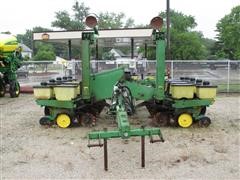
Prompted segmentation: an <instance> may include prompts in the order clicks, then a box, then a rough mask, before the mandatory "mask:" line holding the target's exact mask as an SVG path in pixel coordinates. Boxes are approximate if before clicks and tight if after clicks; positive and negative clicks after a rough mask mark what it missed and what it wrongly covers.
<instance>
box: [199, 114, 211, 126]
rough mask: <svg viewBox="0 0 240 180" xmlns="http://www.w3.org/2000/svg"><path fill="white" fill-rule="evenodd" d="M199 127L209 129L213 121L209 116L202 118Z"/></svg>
mask: <svg viewBox="0 0 240 180" xmlns="http://www.w3.org/2000/svg"><path fill="white" fill-rule="evenodd" d="M198 124H199V127H205V128H206V127H208V126H209V125H210V124H211V119H210V118H209V117H207V116H204V117H201V118H200V119H199V121H198Z"/></svg>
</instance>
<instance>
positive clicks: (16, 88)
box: [9, 81, 20, 98]
mask: <svg viewBox="0 0 240 180" xmlns="http://www.w3.org/2000/svg"><path fill="white" fill-rule="evenodd" d="M9 93H10V97H11V98H16V97H18V96H19V94H20V84H19V83H18V82H17V81H12V82H10V88H9Z"/></svg>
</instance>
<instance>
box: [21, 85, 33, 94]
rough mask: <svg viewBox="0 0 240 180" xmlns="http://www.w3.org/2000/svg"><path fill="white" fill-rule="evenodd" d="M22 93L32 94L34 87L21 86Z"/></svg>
mask: <svg viewBox="0 0 240 180" xmlns="http://www.w3.org/2000/svg"><path fill="white" fill-rule="evenodd" d="M20 92H21V93H26V94H32V93H33V87H32V86H27V85H26V86H21V88H20Z"/></svg>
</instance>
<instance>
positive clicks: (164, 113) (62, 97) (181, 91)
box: [5, 16, 217, 128]
mask: <svg viewBox="0 0 240 180" xmlns="http://www.w3.org/2000/svg"><path fill="white" fill-rule="evenodd" d="M86 24H87V26H88V27H90V28H92V29H93V30H92V31H83V32H82V37H81V59H82V80H81V82H77V81H73V80H72V79H68V78H65V79H62V81H60V80H61V79H57V80H56V81H54V80H52V81H50V82H48V83H43V84H42V85H40V86H36V87H34V95H35V97H36V102H37V104H38V105H40V106H43V107H44V109H45V110H44V112H45V116H44V117H42V118H41V119H40V124H42V125H45V124H48V125H51V124H57V125H58V126H59V127H62V128H67V127H69V126H71V124H73V123H80V124H81V125H90V126H93V125H95V124H96V120H97V116H98V115H99V114H100V113H101V111H102V109H103V108H104V107H105V106H108V107H109V104H107V103H106V100H108V99H111V98H112V94H113V91H112V90H113V87H114V85H115V84H116V83H117V82H121V84H123V85H124V86H125V87H126V88H127V89H128V90H129V92H130V93H131V95H132V96H131V98H133V99H134V100H141V102H142V103H141V104H138V105H137V106H136V105H135V104H133V105H132V106H134V107H135V106H136V107H139V106H146V108H147V109H148V111H149V113H150V115H151V117H152V119H153V124H155V125H156V126H167V125H172V126H180V127H183V128H188V127H190V126H191V125H192V124H193V123H194V122H199V125H200V126H204V127H206V126H208V125H209V124H210V122H211V121H210V118H209V117H206V116H205V112H206V107H208V106H209V105H211V104H213V103H214V100H215V97H216V89H217V87H216V86H212V85H211V84H210V83H209V82H205V81H202V80H199V79H195V78H194V77H192V78H189V77H181V78H180V79H168V78H166V75H165V74H166V73H165V34H164V32H162V31H161V27H162V24H163V20H162V18H161V17H155V18H153V19H152V21H151V27H152V37H151V39H149V41H150V40H152V43H153V44H154V45H155V47H156V61H157V63H156V75H155V77H153V78H151V79H149V78H147V79H142V80H138V78H137V79H136V78H131V74H129V72H125V71H124V68H117V69H112V70H108V71H103V72H100V73H94V74H91V73H90V52H91V47H94V46H93V45H94V44H95V40H96V39H97V38H98V30H97V28H96V27H97V20H96V18H95V17H94V16H88V17H87V19H86ZM110 31H114V30H110ZM104 36H105V37H107V35H106V34H104ZM111 36H112V34H111ZM125 36H126V37H129V36H130V34H126V35H125ZM11 50H12V52H13V49H11ZM11 55H12V56H7V57H9V58H10V57H12V59H15V60H16V59H17V58H16V55H14V53H12V54H11ZM5 59H6V58H5ZM9 61H10V59H9V60H8V62H9ZM13 62H18V61H13ZM13 67H15V68H14V69H16V67H17V66H13ZM14 77H15V76H14V74H13V76H9V78H8V79H9V80H10V84H11V83H12V84H11V87H12V89H14V90H15V92H16V93H17V89H18V84H17V83H16V79H14ZM14 83H15V84H14ZM13 95H14V94H13ZM134 109H135V108H134Z"/></svg>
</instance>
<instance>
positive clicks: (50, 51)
mask: <svg viewBox="0 0 240 180" xmlns="http://www.w3.org/2000/svg"><path fill="white" fill-rule="evenodd" d="M36 47H37V49H38V51H37V53H36V55H35V56H34V60H38V61H39V60H55V59H56V54H55V53H54V48H53V46H52V45H51V44H46V43H42V42H38V44H37V45H36Z"/></svg>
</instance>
